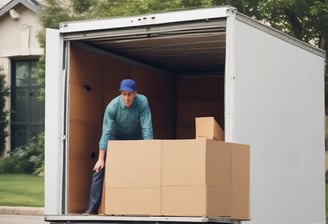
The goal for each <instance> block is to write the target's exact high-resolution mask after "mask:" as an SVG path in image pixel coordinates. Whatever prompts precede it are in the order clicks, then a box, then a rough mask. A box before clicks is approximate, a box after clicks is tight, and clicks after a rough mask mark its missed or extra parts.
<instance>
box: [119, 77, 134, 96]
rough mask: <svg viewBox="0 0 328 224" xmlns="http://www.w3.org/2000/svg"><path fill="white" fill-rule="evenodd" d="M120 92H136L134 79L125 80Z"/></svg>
mask: <svg viewBox="0 0 328 224" xmlns="http://www.w3.org/2000/svg"><path fill="white" fill-rule="evenodd" d="M119 91H128V92H131V93H132V92H135V91H136V83H135V82H134V81H133V80H132V79H123V80H122V82H121V85H120V89H119Z"/></svg>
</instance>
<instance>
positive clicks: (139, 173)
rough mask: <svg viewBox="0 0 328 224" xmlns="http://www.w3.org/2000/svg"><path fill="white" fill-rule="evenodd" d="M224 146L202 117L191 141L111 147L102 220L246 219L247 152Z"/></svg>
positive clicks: (216, 129)
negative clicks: (111, 217) (126, 217)
mask: <svg viewBox="0 0 328 224" xmlns="http://www.w3.org/2000/svg"><path fill="white" fill-rule="evenodd" d="M223 140H224V133H223V131H222V130H221V128H220V127H219V125H218V124H217V123H216V122H215V120H214V118H212V117H206V118H196V139H187V140H142V141H110V142H109V144H108V152H107V160H108V162H107V163H106V174H105V184H104V196H103V199H104V200H103V201H104V202H103V212H104V214H105V215H143V216H144V215H146V216H208V217H230V218H234V219H241V220H248V219H250V212H249V177H250V176H249V159H250V158H249V154H250V151H249V146H248V145H243V144H236V143H228V142H224V141H223Z"/></svg>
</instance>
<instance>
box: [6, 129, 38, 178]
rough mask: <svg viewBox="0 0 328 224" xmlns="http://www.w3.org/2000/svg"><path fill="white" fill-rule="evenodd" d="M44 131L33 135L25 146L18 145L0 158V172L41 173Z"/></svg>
mask: <svg viewBox="0 0 328 224" xmlns="http://www.w3.org/2000/svg"><path fill="white" fill-rule="evenodd" d="M43 172H44V133H42V134H40V135H39V136H36V137H33V138H32V139H31V140H30V141H29V143H28V144H27V145H26V146H22V147H18V148H16V149H15V150H13V151H12V152H10V156H9V157H7V158H3V159H1V160H0V173H25V174H34V175H41V176H42V175H43Z"/></svg>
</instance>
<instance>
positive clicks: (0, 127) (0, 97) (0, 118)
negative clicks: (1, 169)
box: [0, 66, 9, 154]
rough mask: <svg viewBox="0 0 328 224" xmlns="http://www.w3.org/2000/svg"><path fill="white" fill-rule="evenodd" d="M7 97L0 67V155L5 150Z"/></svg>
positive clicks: (0, 67)
mask: <svg viewBox="0 0 328 224" xmlns="http://www.w3.org/2000/svg"><path fill="white" fill-rule="evenodd" d="M8 96H9V87H7V86H6V81H5V74H4V73H3V67H2V66H0V154H2V153H3V151H4V149H5V143H6V137H7V136H8V132H7V131H6V128H7V126H8V123H9V121H8V114H9V112H8V111H6V110H5V106H6V98H7V97H8Z"/></svg>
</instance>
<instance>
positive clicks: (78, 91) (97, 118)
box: [68, 44, 175, 213]
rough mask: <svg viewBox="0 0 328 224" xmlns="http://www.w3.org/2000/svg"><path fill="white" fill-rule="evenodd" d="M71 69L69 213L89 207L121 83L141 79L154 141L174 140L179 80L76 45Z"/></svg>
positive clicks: (140, 85)
mask: <svg viewBox="0 0 328 224" xmlns="http://www.w3.org/2000/svg"><path fill="white" fill-rule="evenodd" d="M69 71H70V72H69V125H68V129H69V146H68V149H69V153H68V192H69V193H68V212H69V213H79V212H83V211H84V210H85V209H86V207H87V204H88V198H89V191H90V182H91V175H92V172H91V170H92V167H93V166H94V164H95V162H96V159H97V156H98V141H99V138H100V135H101V130H102V119H103V113H104V110H105V107H106V105H107V104H108V103H109V101H110V100H112V99H113V98H114V97H116V96H118V95H119V91H118V89H119V85H120V82H121V80H122V79H124V78H132V79H134V80H135V81H136V83H137V88H138V92H139V93H141V94H144V95H146V96H147V97H148V101H149V104H150V106H151V109H152V116H153V126H154V127H153V128H154V135H155V138H169V137H173V133H174V128H175V127H174V125H172V122H170V121H171V120H172V118H171V116H172V115H173V105H174V104H173V103H172V102H171V101H172V99H173V93H174V88H173V87H174V79H173V76H171V75H167V74H165V75H163V74H161V73H159V72H157V71H151V70H149V69H147V68H142V67H141V66H138V65H135V64H131V63H128V62H125V61H120V60H118V59H115V58H112V57H109V56H104V55H103V54H100V53H95V52H93V51H90V50H87V49H85V48H82V47H79V46H77V45H74V44H72V45H71V48H70V67H69ZM154 84H155V85H154Z"/></svg>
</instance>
